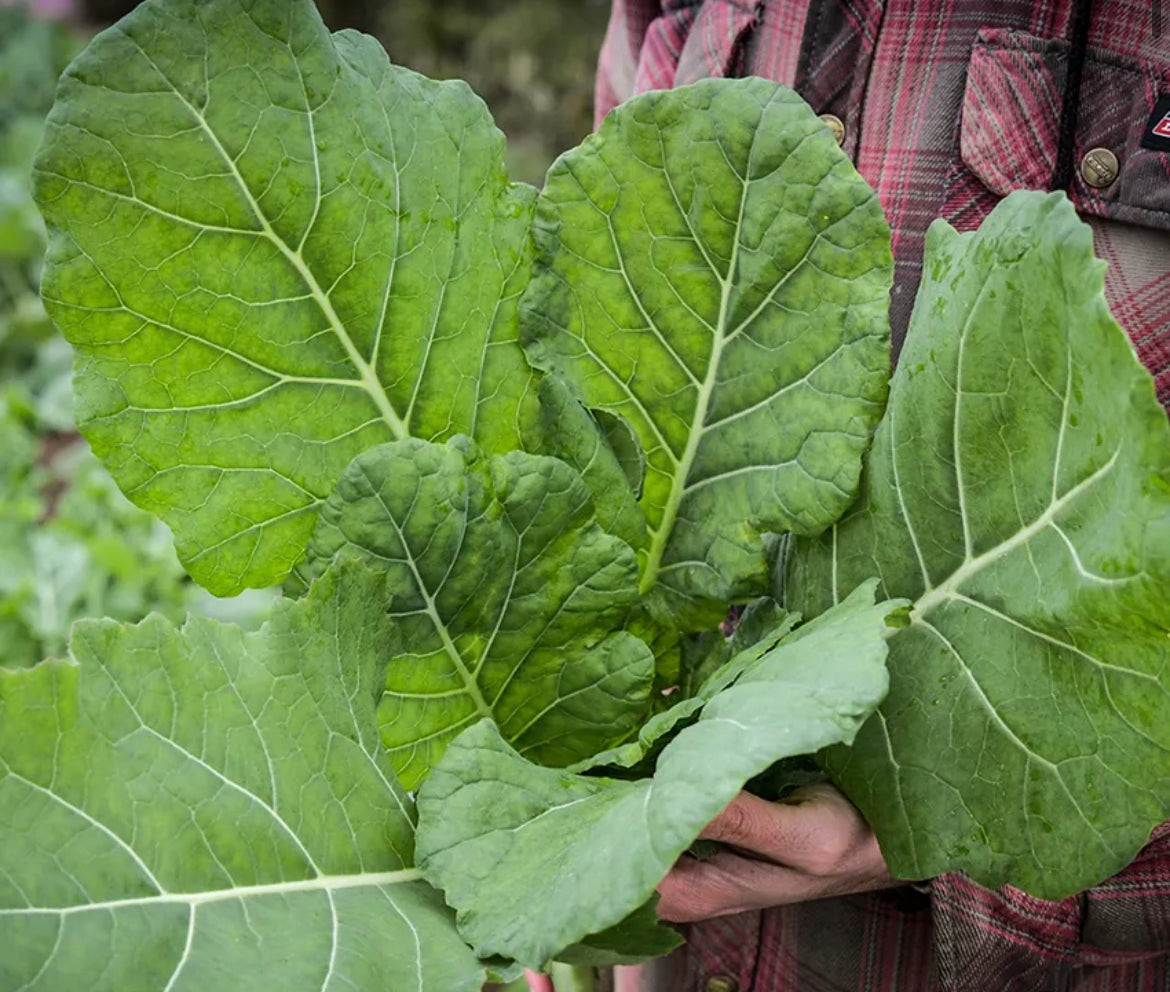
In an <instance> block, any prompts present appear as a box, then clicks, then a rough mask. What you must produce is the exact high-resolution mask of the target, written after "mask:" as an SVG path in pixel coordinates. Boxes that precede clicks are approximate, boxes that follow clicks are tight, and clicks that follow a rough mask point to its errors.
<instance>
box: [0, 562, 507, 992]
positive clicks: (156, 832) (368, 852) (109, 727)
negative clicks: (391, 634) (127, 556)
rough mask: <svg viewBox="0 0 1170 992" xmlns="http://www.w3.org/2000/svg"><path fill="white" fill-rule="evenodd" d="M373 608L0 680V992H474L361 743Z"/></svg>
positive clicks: (373, 760)
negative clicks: (260, 990) (275, 991)
mask: <svg viewBox="0 0 1170 992" xmlns="http://www.w3.org/2000/svg"><path fill="white" fill-rule="evenodd" d="M382 585H383V584H382V581H381V578H380V577H379V576H376V575H374V574H372V573H369V572H366V571H364V570H360V569H357V568H355V567H354V566H353V565H352V564H351V565H349V566H348V567H346V568H345V569H344V570H339V571H334V572H330V573H329V574H327V575H326V576H324V577H323V578H322V579H321V581H319V582H318V583H317V584H316V585H315V586H314V588H313V590H312V592H311V594H310V595H309V597H308V598H307V599H305V600H302V601H300V602H297V603H288V602H286V603H283V604H281V605H280V606H279V607H278V609H277V611H276V614H275V616H274V618H273V620H272V621H271V623H270V624H269V625H268V626H267V627H265V628H264V629H262V630H261V631H259V632H258V633H255V634H245V633H243V632H242V631H240V630H239V629H238V628H235V627H231V626H225V625H220V624H216V623H214V622H211V621H207V620H199V619H192V620H190V621H188V623H187V625H186V626H185V627H183V628H182V629H181V630H176V629H175V628H174V627H173V626H171V624H169V623H168V622H167V621H164V620H162V619H161V618H158V617H152V618H150V619H148V620H145V621H143V622H142V623H141V624H139V625H137V626H134V627H130V626H123V625H119V624H116V623H114V622H112V621H91V622H84V623H81V624H79V625H78V626H77V627H76V628H75V631H76V632H75V636H74V642H73V653H74V656H75V658H76V659H77V662H76V663H70V662H45V663H42V664H41V665H38V666H37V667H36V668H32V669H26V670H23V671H5V670H3V669H0V946H3V948H4V952H3V954H0V988H5V989H16V988H22V989H28V990H44V992H54V990H60V989H86V990H90V992H105V990H109V992H137V990H142V992H157V990H159V989H172V990H195V989H217V990H225V992H229V990H241V992H242V990H245V989H247V990H251V989H255V988H256V987H257V986H259V985H264V986H270V987H272V988H279V989H290V990H291V989H297V990H308V989H321V990H332V992H341V990H348V992H352V990H369V992H380V990H383V989H386V988H393V989H419V990H427V992H450V990H455V989H459V990H466V992H478V989H479V988H480V986H481V985H482V983H483V980H484V972H483V968H482V967H481V966H480V964H479V963H478V961H477V960H476V959H475V958H474V956H473V955H472V954H471V953H470V951H469V950H468V949H467V947H466V946H465V945H464V944H463V943H462V942H461V941H460V939H459V937H458V936H457V934H456V933H455V930H454V923H453V920H452V919H451V917H450V914H449V912H448V911H447V910H446V908H445V907H444V906H443V903H442V899H441V898H440V897H439V895H438V893H436V892H435V891H434V890H433V889H431V888H430V886H428V885H427V884H426V883H425V882H423V881H421V880H420V879H419V872H418V871H417V870H416V869H415V868H413V867H412V864H413V861H412V847H413V840H414V837H413V834H414V826H413V820H414V811H413V809H412V805H411V801H410V799H409V797H408V796H407V795H406V793H405V791H404V790H403V789H402V787H401V786H400V785H399V784H398V783H397V782H396V781H395V779H394V774H393V772H392V771H391V769H390V766H389V762H388V761H387V760H386V757H385V755H384V753H383V751H382V748H381V744H380V742H379V740H378V732H377V724H376V722H375V718H374V700H375V698H376V690H377V689H378V687H379V684H380V682H381V660H382V659H383V657H384V655H385V647H384V641H385V639H386V636H387V633H388V631H387V622H386V620H385V617H384V615H383V610H384V607H383V602H384V594H383V590H382Z"/></svg>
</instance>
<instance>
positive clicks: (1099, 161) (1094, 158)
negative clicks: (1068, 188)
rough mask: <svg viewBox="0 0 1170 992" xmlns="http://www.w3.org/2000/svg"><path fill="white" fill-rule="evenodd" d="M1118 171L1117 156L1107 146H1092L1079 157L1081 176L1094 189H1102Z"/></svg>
mask: <svg viewBox="0 0 1170 992" xmlns="http://www.w3.org/2000/svg"><path fill="white" fill-rule="evenodd" d="M1120 171H1121V166H1120V165H1119V164H1118V162H1117V156H1116V155H1114V154H1113V152H1111V151H1110V150H1109V149H1108V148H1094V149H1093V150H1092V151H1088V152H1085V157H1084V158H1083V159H1081V178H1082V179H1083V180H1084V181H1085V182H1086V183H1088V184H1089V185H1090V186H1092V187H1093V188H1094V189H1104V188H1105V187H1106V186H1108V185H1109V184H1110V183H1112V182H1113V180H1114V179H1116V178H1117V174H1118V173H1119V172H1120Z"/></svg>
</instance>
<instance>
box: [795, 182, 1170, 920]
mask: <svg viewBox="0 0 1170 992" xmlns="http://www.w3.org/2000/svg"><path fill="white" fill-rule="evenodd" d="M1103 268H1104V266H1103V265H1102V263H1100V262H1098V261H1096V260H1094V258H1093V252H1092V239H1091V236H1090V232H1089V229H1088V228H1087V227H1086V226H1085V225H1084V224H1082V223H1081V222H1080V221H1079V220H1078V219H1077V217H1076V215H1075V213H1074V212H1073V209H1072V207H1071V206H1070V205H1069V204H1068V202H1067V201H1066V200H1065V199H1064V198H1063V196H1062V195H1059V194H1057V195H1052V196H1043V195H1041V194H1032V193H1027V194H1013V195H1012V196H1010V197H1008V198H1007V199H1006V200H1005V201H1004V202H1003V203H1002V204H1000V205H999V207H997V208H996V210H995V211H994V212H993V213H992V214H991V216H990V217H989V218H988V219H987V220H986V221H985V222H984V224H983V227H982V228H981V229H980V230H979V231H978V232H977V233H973V234H957V233H955V231H954V230H952V229H951V228H950V227H948V226H947V225H946V224H944V223H942V222H936V223H935V225H934V226H933V227H932V228H931V230H930V234H929V237H928V241H927V252H926V263H925V273H924V281H923V286H922V289H921V290H920V291H919V296H918V301H917V304H916V306H915V310H914V315H913V319H912V321H911V326H910V332H909V335H908V337H907V339H906V347H905V349H904V350H903V352H902V356H901V359H900V363H899V366H898V371H897V374H896V376H895V378H894V383H893V388H892V394H891V398H890V407H889V411H888V413H887V414H886V418H885V420H884V421H883V422H882V424H881V427H880V428H879V430H878V433H877V437H876V440H875V443H874V449H873V453H872V456H871V457H870V459H869V463H868V467H867V474H866V479H865V482H864V487H863V496H862V499H861V500H860V502H859V504H858V505H857V507H856V508H855V509H854V511H853V512H852V513H850V515H849V516H848V517H847V518H846V519H845V520H843V521H842V522H841V524H840V525H839V526H838V527H837V528H835V530H834V531H833V532H832V533H830V534H828V535H826V536H825V537H824V538H822V539H821V540H820V541H817V542H799V544H798V547H797V549H796V553H795V555H794V556H793V558H792V560H791V563H790V570H789V575H788V580H789V583H788V601H789V604H790V605H791V606H793V608H796V609H800V610H802V611H804V612H806V614H807V613H815V612H816V611H818V610H820V609H823V608H825V607H826V606H827V605H829V604H830V603H831V602H832V601H833V600H834V598H835V596H836V593H837V591H838V590H842V589H848V588H849V586H850V583H852V582H854V581H856V580H857V578H858V577H859V576H864V575H872V574H874V573H877V574H879V575H880V576H881V578H882V582H883V585H884V588H885V591H886V593H887V594H889V595H898V596H906V597H908V598H912V599H913V600H915V605H914V609H913V613H912V623H911V625H910V626H909V628H908V629H906V630H905V631H902V632H900V633H899V634H898V635H897V636H896V637H895V638H893V640H892V641H891V644H890V652H891V655H890V668H891V679H892V685H891V690H890V695H889V698H888V699H887V700H886V702H885V704H884V705H883V706H882V709H881V711H880V713H879V714H878V715H877V716H875V718H874V719H873V720H871V721H870V722H869V723H868V724H867V725H866V727H865V728H864V729H863V731H862V733H861V734H860V735H859V738H858V741H857V743H856V745H855V746H854V747H853V748H852V749H851V750H850V751H848V752H846V751H843V750H842V751H839V752H837V753H836V754H835V755H834V756H833V759H832V769H833V771H834V773H835V776H836V778H837V780H838V781H839V782H840V783H841V784H842V785H843V787H844V788H845V789H846V791H847V792H848V793H849V795H850V797H851V798H852V799H853V800H854V801H855V802H856V803H857V804H858V805H859V806H860V807H861V809H862V810H863V812H864V813H865V815H866V818H867V819H868V820H869V822H870V823H871V824H873V826H874V828H875V830H876V831H877V833H878V837H879V839H880V841H881V844H882V850H883V852H884V853H885V856H886V860H887V861H888V862H889V864H890V866H891V868H892V869H893V871H894V872H895V873H897V874H900V875H903V876H905V877H925V876H928V875H934V874H936V873H939V872H943V871H947V870H952V869H957V868H961V869H963V870H965V871H967V872H969V873H970V874H971V875H972V876H974V877H975V878H976V879H977V880H979V881H980V882H983V883H984V884H987V885H999V884H1002V883H1004V882H1010V883H1012V884H1014V885H1016V886H1020V887H1022V888H1024V889H1026V890H1028V891H1029V892H1032V893H1034V894H1036V895H1038V896H1042V897H1046V898H1054V897H1058V896H1064V895H1067V894H1069V893H1072V892H1077V891H1080V890H1082V889H1085V888H1087V887H1089V886H1091V885H1093V884H1095V883H1096V882H1098V881H1100V880H1101V879H1102V878H1105V877H1106V876H1108V875H1110V874H1112V873H1114V872H1115V871H1117V870H1119V869H1120V868H1121V867H1122V866H1124V865H1125V864H1127V863H1128V862H1129V861H1130V860H1131V858H1132V857H1133V855H1134V853H1135V852H1136V851H1137V850H1138V848H1139V847H1140V846H1141V845H1142V844H1143V843H1144V842H1145V840H1146V839H1147V837H1148V834H1149V832H1150V829H1151V827H1152V826H1153V825H1154V824H1156V823H1158V822H1159V821H1161V820H1163V819H1165V818H1166V817H1167V815H1170V800H1168V798H1167V797H1168V796H1170V639H1168V637H1167V631H1168V630H1170V428H1168V425H1167V421H1166V415H1165V413H1164V412H1163V411H1162V409H1161V408H1160V407H1159V406H1158V403H1157V401H1156V400H1155V398H1154V390H1153V386H1152V383H1151V381H1150V378H1149V376H1148V375H1147V374H1146V372H1145V371H1144V370H1143V369H1142V368H1141V366H1140V365H1139V364H1138V362H1137V360H1136V358H1135V357H1134V354H1133V352H1132V350H1131V348H1130V345H1129V342H1128V341H1127V339H1126V336H1125V334H1124V333H1123V332H1122V331H1121V329H1120V328H1119V327H1118V326H1117V324H1116V323H1115V322H1114V320H1113V319H1112V318H1111V317H1110V315H1109V312H1108V310H1107V309H1106V306H1105V302H1104V297H1103V293H1102V271H1103Z"/></svg>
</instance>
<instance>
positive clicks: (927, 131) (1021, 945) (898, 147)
mask: <svg viewBox="0 0 1170 992" xmlns="http://www.w3.org/2000/svg"><path fill="white" fill-rule="evenodd" d="M1159 4H1160V0H1108V2H1098V3H1094V4H1092V5H1091V9H1089V17H1088V34H1087V39H1084V40H1087V48H1084V47H1082V49H1081V51H1082V52H1083V63H1082V69H1081V84H1080V99H1079V104H1078V107H1079V109H1078V113H1077V114H1076V118H1075V122H1073V123H1074V124H1075V131H1072V132H1071V133H1072V138H1073V140H1072V145H1071V151H1072V157H1071V160H1070V161H1071V162H1072V163H1073V169H1072V173H1071V177H1070V181H1069V184H1068V186H1067V187H1065V188H1066V190H1067V192H1068V194H1069V196H1070V198H1071V199H1072V201H1073V203H1074V204H1075V206H1076V207H1077V209H1078V210H1079V211H1080V213H1081V215H1082V216H1083V217H1084V218H1085V219H1086V220H1087V221H1088V222H1089V224H1090V225H1091V227H1092V229H1093V236H1094V241H1095V246H1096V250H1097V254H1098V255H1099V256H1100V257H1102V258H1104V259H1105V260H1106V262H1108V268H1107V270H1106V277H1105V292H1106V297H1107V298H1108V301H1109V304H1110V306H1111V308H1112V310H1113V313H1114V315H1115V316H1116V317H1117V318H1118V320H1119V322H1120V323H1121V324H1122V326H1123V327H1124V328H1125V330H1126V331H1127V332H1128V334H1129V336H1130V339H1131V341H1132V342H1133V345H1134V349H1135V351H1136V352H1137V354H1138V356H1139V357H1140V358H1141V360H1142V361H1143V362H1144V363H1145V365H1146V367H1147V368H1148V369H1149V370H1150V372H1151V374H1152V375H1153V376H1154V378H1155V382H1156V385H1157V390H1158V397H1159V399H1160V400H1161V401H1162V403H1163V404H1165V405H1167V406H1170V153H1167V152H1162V151H1156V150H1151V149H1149V148H1143V147H1141V141H1142V137H1143V135H1144V134H1145V133H1146V132H1147V131H1148V129H1149V121H1150V118H1151V114H1152V112H1153V110H1154V107H1155V104H1156V103H1157V101H1158V98H1159V96H1160V95H1162V94H1170V23H1165V24H1163V23H1161V22H1162V21H1163V20H1165V21H1167V22H1170V9H1168V10H1167V11H1166V15H1165V17H1164V18H1163V16H1162V12H1161V9H1160V6H1159ZM1167 6H1168V8H1170V4H1168V5H1167ZM1075 15H1076V4H1075V3H1074V2H1069V0H1065V2H1059V0H996V2H994V3H976V2H971V0H889V2H882V0H763V2H760V0H614V9H613V15H612V18H611V21H610V27H609V32H608V34H607V36H606V40H605V44H604V47H603V50H602V56H601V63H600V69H599V73H598V81H597V116H598V119H599V120H600V118H601V117H602V116H604V115H605V113H607V112H608V111H609V110H610V108H612V107H613V106H614V105H615V104H617V103H618V102H620V101H621V100H624V99H625V98H627V97H629V96H631V95H633V94H634V93H637V92H641V91H644V90H647V89H660V88H667V87H671V86H678V85H682V84H684V83H688V82H693V81H694V80H697V79H699V78H702V77H705V76H730V75H759V76H765V77H768V78H770V79H775V80H778V81H780V82H783V83H786V84H788V85H791V86H793V87H794V88H795V89H796V90H797V91H798V92H799V93H800V94H801V95H802V96H803V97H804V98H805V99H806V100H807V101H808V102H809V103H810V104H811V105H812V107H813V109H814V110H816V111H817V113H830V114H833V115H835V116H836V117H838V118H839V119H840V120H841V121H842V122H843V123H844V125H845V137H844V143H843V147H844V149H845V151H846V153H847V154H849V156H850V157H851V158H852V159H853V161H854V162H855V164H856V165H857V168H858V170H859V171H860V173H861V175H862V176H864V177H865V179H866V180H867V181H868V182H869V183H870V184H871V185H872V186H873V187H874V188H875V189H876V190H877V192H878V196H879V197H880V199H881V202H882V205H883V207H884V208H885V211H886V215H887V217H889V219H890V223H891V227H892V229H893V250H894V257H895V265H896V269H895V286H894V295H893V300H892V306H891V325H892V333H893V338H894V348H895V353H896V351H897V349H898V348H899V347H900V344H901V340H902V337H903V335H904V334H905V328H906V324H907V322H908V319H909V314H910V306H911V303H912V301H913V298H914V293H915V290H916V288H917V285H918V281H919V276H920V273H921V267H922V249H923V241H924V235H925V232H926V228H927V226H928V224H929V223H930V221H931V220H933V219H934V218H935V217H945V218H946V219H947V220H948V221H950V222H951V223H952V224H953V225H955V227H957V228H958V229H959V230H970V229H972V228H974V227H977V226H978V224H979V223H980V221H981V220H982V219H983V218H984V217H985V216H986V215H987V213H988V212H989V211H990V209H991V208H992V207H993V206H994V205H995V203H996V202H997V200H998V199H999V198H1000V197H1002V196H1004V195H1006V194H1007V193H1008V192H1010V191H1011V190H1013V189H1023V188H1030V189H1035V188H1041V189H1048V188H1052V186H1051V183H1052V177H1053V174H1054V170H1055V169H1056V165H1057V156H1058V149H1059V148H1060V145H1061V135H1060V134H1059V131H1060V122H1061V110H1062V106H1063V103H1064V94H1065V86H1066V79H1067V75H1068V71H1069V66H1070V64H1071V63H1072V62H1073V59H1071V58H1070V51H1071V49H1072V48H1073V42H1071V41H1070V39H1071V38H1072V37H1073V36H1074V30H1075ZM1066 143H1067V139H1066ZM1097 148H1108V149H1110V150H1111V151H1113V152H1114V154H1115V155H1116V157H1117V160H1118V165H1119V172H1118V175H1117V177H1116V179H1115V180H1114V181H1113V182H1112V183H1110V184H1109V185H1108V186H1105V187H1097V186H1094V185H1091V184H1089V183H1088V182H1086V181H1085V178H1084V176H1083V175H1082V171H1081V167H1080V164H1081V162H1082V159H1083V158H1084V156H1085V155H1086V154H1087V153H1088V152H1089V151H1090V150H1091V149H1097ZM1168 953H1170V824H1168V825H1163V826H1162V827H1161V828H1159V829H1158V830H1156V831H1155V832H1154V834H1153V836H1152V837H1151V840H1150V843H1149V844H1148V845H1147V847H1145V848H1144V849H1143V851H1142V852H1141V854H1140V855H1139V856H1138V857H1137V858H1136V860H1135V861H1134V862H1133V863H1132V864H1131V865H1130V866H1129V867H1128V868H1126V869H1125V870H1124V871H1122V872H1121V873H1120V874H1118V875H1116V876H1115V877H1113V878H1111V879H1109V880H1108V881H1106V882H1104V883H1102V884H1101V885H1099V886H1097V887H1096V888H1094V889H1091V890H1090V891H1088V892H1084V893H1081V894H1080V895H1077V896H1074V897H1071V898H1069V899H1064V900H1060V901H1056V902H1046V901H1044V900H1040V899H1035V898H1033V897H1031V896H1029V895H1027V894H1025V893H1023V892H1020V891H1019V890H1016V889H1013V888H1010V887H1005V888H1003V889H999V890H996V891H990V890H988V889H985V888H982V887H981V886H978V885H976V884H974V883H973V882H971V881H970V880H969V879H967V878H966V877H964V876H963V875H959V874H954V875H945V876H942V877H940V878H936V879H933V880H932V881H931V882H930V884H929V895H923V894H920V893H918V892H916V891H915V890H912V889H899V890H891V891H889V892H883V893H875V894H869V895H863V896H856V897H851V898H845V899H830V900H823V901H819V902H813V903H806V904H804V905H800V906H791V907H779V908H776V909H772V910H768V911H766V912H763V913H746V914H742V915H738V916H730V917H725V918H722V919H717V920H712V921H709V922H706V923H703V924H699V925H695V926H693V927H691V928H690V933H689V943H688V946H687V948H686V949H685V951H684V952H683V953H680V954H676V955H675V956H673V958H672V959H668V960H667V961H666V962H664V963H662V964H660V965H659V966H658V967H657V968H656V970H655V974H656V975H657V976H658V977H657V979H656V980H655V982H654V988H655V989H656V992H691V990H696V992H702V990H710V992H750V990H756V992H788V990H799V992H828V990H848V992H919V990H927V989H929V990H934V989H952V990H959V992H966V990H971V992H986V990H994V992H1026V990H1027V992H1032V990H1035V992H1048V990H1076V992H1170V958H1168V957H1167V954H1168Z"/></svg>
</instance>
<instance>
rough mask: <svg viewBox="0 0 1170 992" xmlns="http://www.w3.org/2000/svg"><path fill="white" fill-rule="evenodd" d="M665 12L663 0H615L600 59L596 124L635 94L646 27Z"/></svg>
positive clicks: (594, 108) (594, 112) (596, 87)
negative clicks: (635, 80)
mask: <svg viewBox="0 0 1170 992" xmlns="http://www.w3.org/2000/svg"><path fill="white" fill-rule="evenodd" d="M660 13H661V5H660V3H659V0H613V8H612V10H611V11H610V15H609V27H608V29H607V30H606V32H605V40H604V41H603V42H602V45H601V55H600V57H599V58H598V61H597V83H596V86H595V88H594V94H593V126H594V128H595V129H596V128H597V127H598V126H599V125H600V124H601V121H602V119H603V118H604V117H605V115H606V114H608V113H609V112H610V111H611V110H613V108H614V107H616V106H617V105H618V104H619V103H621V102H622V101H623V100H627V99H629V98H630V97H631V96H633V95H634V77H635V75H636V74H637V70H638V58H639V55H640V53H641V51H642V44H643V42H644V41H645V38H646V30H647V28H649V27H650V24H651V22H652V21H653V20H654V19H655V18H656V17H657V16H658V15H659V14H660Z"/></svg>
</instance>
